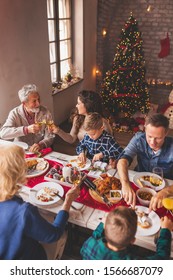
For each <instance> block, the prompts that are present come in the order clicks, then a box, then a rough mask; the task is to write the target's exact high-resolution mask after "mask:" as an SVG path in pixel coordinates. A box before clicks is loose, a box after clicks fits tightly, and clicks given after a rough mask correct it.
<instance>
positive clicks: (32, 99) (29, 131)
mask: <svg viewBox="0 0 173 280" xmlns="http://www.w3.org/2000/svg"><path fill="white" fill-rule="evenodd" d="M18 96H19V99H20V101H21V104H20V105H19V106H18V107H16V108H14V109H12V110H11V111H10V113H9V115H8V118H7V120H6V121H5V123H4V125H3V126H2V128H1V130H0V138H1V139H3V140H14V141H22V142H25V143H27V144H28V145H29V147H30V148H29V150H30V151H31V152H38V151H39V150H41V149H43V148H46V147H49V146H51V144H52V143H53V138H52V137H51V135H50V133H49V131H48V129H44V130H43V129H42V125H40V124H39V123H37V122H36V116H37V118H39V117H40V116H43V117H42V119H43V120H44V119H45V120H46V119H52V116H51V113H50V112H49V110H48V109H47V108H46V107H44V106H42V105H41V104H40V95H39V93H38V88H37V87H36V85H34V84H28V85H24V86H23V87H22V88H21V89H20V90H19V92H18ZM43 125H44V124H43ZM41 130H42V132H41Z"/></svg>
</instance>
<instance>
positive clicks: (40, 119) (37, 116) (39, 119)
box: [35, 113, 46, 136]
mask: <svg viewBox="0 0 173 280" xmlns="http://www.w3.org/2000/svg"><path fill="white" fill-rule="evenodd" d="M35 124H38V125H39V127H40V131H39V132H38V134H41V136H44V130H45V126H46V118H45V116H44V115H42V114H39V113H36V114H35Z"/></svg>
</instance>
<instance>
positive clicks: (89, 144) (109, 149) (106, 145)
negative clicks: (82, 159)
mask: <svg viewBox="0 0 173 280" xmlns="http://www.w3.org/2000/svg"><path fill="white" fill-rule="evenodd" d="M85 150H87V157H88V158H90V159H92V158H93V156H94V155H95V154H98V153H102V154H103V159H102V160H103V161H107V160H108V159H110V158H113V159H117V158H118V157H119V156H120V155H121V153H122V151H123V148H122V147H121V146H120V145H119V144H118V143H117V142H116V141H115V139H114V138H113V136H111V135H110V134H108V133H107V132H106V131H103V133H102V134H101V136H100V137H99V138H97V139H96V140H93V139H91V138H90V137H89V136H88V134H85V136H84V138H83V140H82V141H80V143H79V144H78V146H77V148H76V152H77V154H80V153H82V152H84V151H85Z"/></svg>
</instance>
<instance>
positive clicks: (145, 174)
mask: <svg viewBox="0 0 173 280" xmlns="http://www.w3.org/2000/svg"><path fill="white" fill-rule="evenodd" d="M142 176H153V177H157V178H159V179H161V180H162V184H161V185H160V186H158V187H155V186H153V185H152V184H151V183H150V182H148V181H142V182H143V183H144V185H145V186H148V187H150V188H152V189H154V190H155V191H156V192H157V191H160V190H162V189H163V188H164V187H165V180H164V179H162V178H161V177H160V176H159V175H157V174H154V173H150V172H140V173H138V174H136V175H135V176H134V177H133V182H134V184H135V185H136V186H137V187H138V188H141V186H140V185H139V183H138V179H140V178H141V177H142Z"/></svg>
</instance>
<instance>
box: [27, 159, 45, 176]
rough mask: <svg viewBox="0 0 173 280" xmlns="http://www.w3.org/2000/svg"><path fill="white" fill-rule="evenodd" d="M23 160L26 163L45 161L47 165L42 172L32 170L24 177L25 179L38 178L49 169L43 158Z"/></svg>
mask: <svg viewBox="0 0 173 280" xmlns="http://www.w3.org/2000/svg"><path fill="white" fill-rule="evenodd" d="M25 160H26V161H31V160H37V162H40V161H45V162H46V163H47V165H46V167H45V168H44V169H43V170H35V169H34V170H32V171H30V173H29V174H27V175H26V177H27V178H33V177H37V176H40V175H42V174H44V173H45V172H46V171H47V170H48V168H49V163H48V161H47V160H45V159H44V158H34V157H32V158H26V159H25Z"/></svg>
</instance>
